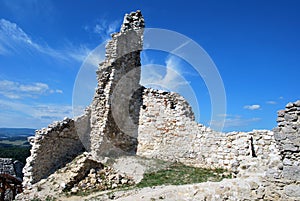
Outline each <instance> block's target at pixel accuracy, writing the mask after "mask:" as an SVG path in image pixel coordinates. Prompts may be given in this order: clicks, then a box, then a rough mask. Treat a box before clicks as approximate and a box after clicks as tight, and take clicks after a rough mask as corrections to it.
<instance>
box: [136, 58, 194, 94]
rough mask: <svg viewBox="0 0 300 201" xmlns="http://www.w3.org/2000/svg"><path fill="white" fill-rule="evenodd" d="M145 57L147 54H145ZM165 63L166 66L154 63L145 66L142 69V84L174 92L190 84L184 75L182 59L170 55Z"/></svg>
mask: <svg viewBox="0 0 300 201" xmlns="http://www.w3.org/2000/svg"><path fill="white" fill-rule="evenodd" d="M144 57H146V56H145V55H144ZM146 58H147V57H146ZM165 64H166V66H165V67H164V66H160V65H154V64H150V65H148V66H147V65H145V66H143V67H145V68H144V69H142V77H141V84H142V85H144V86H146V87H153V88H157V89H165V90H169V91H174V92H179V91H180V89H181V88H182V87H186V86H188V85H189V82H188V81H187V80H185V78H184V77H183V74H184V72H183V71H182V69H181V67H180V66H181V64H180V59H178V58H177V57H175V56H169V57H168V58H167V59H166V60H165Z"/></svg>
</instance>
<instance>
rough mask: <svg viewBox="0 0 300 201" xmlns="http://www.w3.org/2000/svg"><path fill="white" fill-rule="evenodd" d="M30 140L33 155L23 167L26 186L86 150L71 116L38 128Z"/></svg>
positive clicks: (44, 176)
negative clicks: (46, 126)
mask: <svg viewBox="0 0 300 201" xmlns="http://www.w3.org/2000/svg"><path fill="white" fill-rule="evenodd" d="M30 142H31V144H32V148H31V155H30V157H28V158H27V160H26V165H25V167H24V169H23V173H24V180H23V185H24V186H25V188H27V187H28V188H30V186H31V185H32V184H34V183H36V182H38V181H40V180H41V179H44V178H46V177H47V176H49V175H50V174H52V173H53V172H55V171H56V170H57V169H58V168H60V167H63V166H64V165H65V164H66V163H68V162H70V161H71V160H72V159H74V158H75V157H76V156H78V155H79V154H80V153H82V152H83V151H84V147H83V145H82V143H81V141H80V139H79V137H78V135H77V131H76V128H75V122H74V120H72V119H69V118H65V119H64V120H63V121H60V122H54V123H53V124H51V125H49V126H48V128H43V129H41V130H37V131H36V133H35V137H34V138H31V139H30Z"/></svg>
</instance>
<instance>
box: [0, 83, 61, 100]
mask: <svg viewBox="0 0 300 201" xmlns="http://www.w3.org/2000/svg"><path fill="white" fill-rule="evenodd" d="M49 93H59V94H61V93H63V91H62V90H60V89H55V90H53V89H50V88H49V86H48V85H47V84H45V83H41V82H35V83H30V84H20V83H19V82H14V81H10V80H0V94H1V95H3V96H5V97H7V98H10V99H20V98H24V97H31V98H35V97H37V96H40V95H47V94H49Z"/></svg>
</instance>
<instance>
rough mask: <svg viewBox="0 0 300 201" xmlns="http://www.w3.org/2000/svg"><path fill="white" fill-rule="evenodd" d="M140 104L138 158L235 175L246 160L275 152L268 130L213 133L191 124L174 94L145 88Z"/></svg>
mask: <svg viewBox="0 0 300 201" xmlns="http://www.w3.org/2000/svg"><path fill="white" fill-rule="evenodd" d="M142 102H143V105H142V106H141V111H140V119H139V133H138V149H137V154H138V155H140V156H145V157H149V158H159V159H162V160H167V161H178V162H182V163H185V164H189V165H193V166H198V167H207V168H226V169H230V170H232V171H233V172H236V173H238V169H239V166H240V164H241V162H242V161H244V160H245V159H246V158H260V159H267V158H269V156H271V155H272V153H276V152H275V150H276V147H275V140H274V138H273V132H272V131H268V130H254V131H252V132H248V133H245V132H231V133H220V132H216V131H213V130H211V129H210V128H207V127H205V126H203V125H201V124H198V123H196V122H195V121H194V114H193V112H192V110H191V107H190V106H189V104H188V103H187V102H186V101H185V99H184V98H183V97H182V96H180V95H178V94H176V93H168V92H164V91H158V90H153V89H145V90H144V92H143V101H142Z"/></svg>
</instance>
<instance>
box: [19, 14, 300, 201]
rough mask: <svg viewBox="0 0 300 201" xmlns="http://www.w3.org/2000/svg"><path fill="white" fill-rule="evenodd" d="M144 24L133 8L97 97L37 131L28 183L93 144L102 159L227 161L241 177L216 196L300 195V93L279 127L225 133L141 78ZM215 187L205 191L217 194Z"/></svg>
mask: <svg viewBox="0 0 300 201" xmlns="http://www.w3.org/2000/svg"><path fill="white" fill-rule="evenodd" d="M144 27H145V24H144V18H143V16H142V14H141V12H140V11H137V12H132V13H130V14H126V15H125V18H124V22H123V24H122V27H121V31H120V32H119V33H115V34H112V39H111V40H110V41H109V42H108V44H107V46H106V57H105V60H104V61H103V62H102V63H101V64H100V65H99V68H98V70H97V79H98V86H97V89H96V91H95V95H94V99H93V102H92V104H91V105H90V106H89V107H87V109H86V111H85V113H84V114H83V115H82V116H80V117H77V118H75V119H68V118H65V119H64V120H62V121H60V122H54V123H53V124H51V125H49V126H48V128H43V129H41V130H38V131H36V134H35V137H33V138H31V139H30V142H31V144H32V149H31V156H30V157H29V158H28V159H27V163H26V166H25V168H24V170H23V172H24V182H23V184H24V186H25V188H28V189H30V188H31V187H32V186H33V185H34V184H35V183H37V182H39V181H41V180H42V179H45V178H47V177H48V176H49V175H51V174H52V173H54V172H55V171H57V170H58V169H59V168H61V167H64V166H65V165H66V164H67V163H68V162H70V161H72V160H73V159H74V158H75V157H76V156H78V155H79V154H81V153H83V152H84V151H88V152H90V153H91V154H92V157H93V159H94V160H95V161H102V160H104V158H105V157H110V156H113V157H118V156H120V155H138V156H143V157H147V158H157V159H161V160H165V161H177V162H181V163H184V164H186V165H191V166H196V167H205V168H224V169H227V170H229V171H231V172H232V173H233V175H234V177H235V179H232V181H228V184H226V185H227V186H228V188H229V189H228V188H227V187H226V189H225V188H224V189H223V191H222V190H220V191H217V189H218V188H220V189H221V187H220V185H221V184H222V185H225V184H223V183H220V184H215V186H214V187H212V188H215V191H214V192H215V193H216V192H219V195H218V197H217V198H215V199H216V200H224V199H225V198H228V199H229V200H300V160H299V158H300V101H297V102H295V103H289V104H288V105H287V106H286V109H285V110H282V111H279V112H278V119H277V121H278V127H277V128H275V129H274V130H273V131H270V130H254V131H252V132H230V133H222V132H216V131H213V130H211V129H210V128H207V127H205V126H203V125H201V124H198V123H197V122H196V121H195V119H194V114H193V112H192V109H191V107H190V106H189V104H188V103H187V101H186V100H185V99H184V98H183V97H182V96H180V95H179V94H177V93H173V92H165V91H161V90H154V89H151V88H144V87H142V86H140V84H139V82H140V66H141V63H140V52H141V51H142V49H143V48H142V47H143V29H144ZM239 181H242V182H241V183H243V182H244V183H246V184H247V185H246V187H245V186H241V187H238V185H239V184H238V183H237V182H239ZM248 184H249V185H248ZM218 185H219V186H218ZM209 193H211V192H206V191H203V192H202V194H205V195H207V196H214V195H209ZM216 194H217V193H216ZM226 196H227V197H226ZM233 198H234V199H233Z"/></svg>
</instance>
